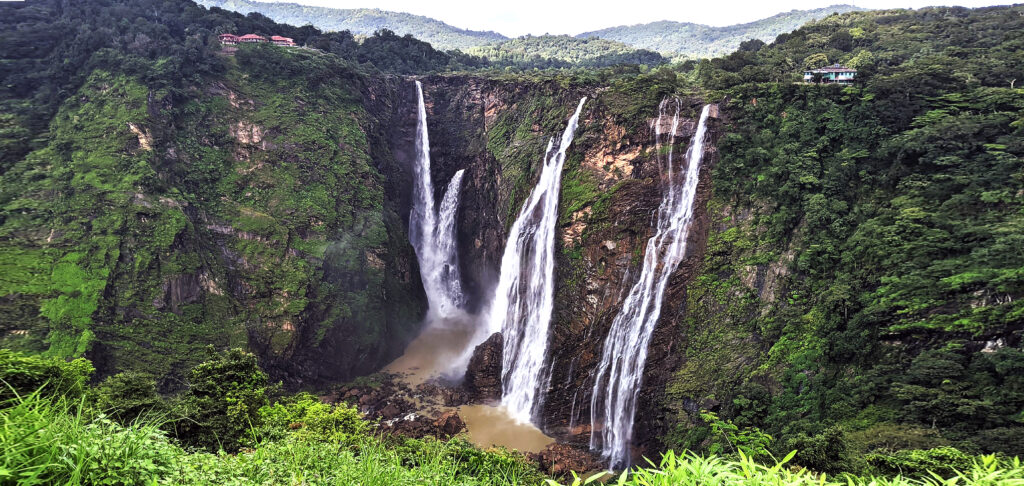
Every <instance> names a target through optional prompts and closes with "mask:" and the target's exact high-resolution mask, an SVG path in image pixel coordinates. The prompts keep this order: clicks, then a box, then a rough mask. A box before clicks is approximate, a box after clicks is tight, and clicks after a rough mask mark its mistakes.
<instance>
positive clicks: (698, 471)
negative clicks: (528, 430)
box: [549, 451, 1024, 486]
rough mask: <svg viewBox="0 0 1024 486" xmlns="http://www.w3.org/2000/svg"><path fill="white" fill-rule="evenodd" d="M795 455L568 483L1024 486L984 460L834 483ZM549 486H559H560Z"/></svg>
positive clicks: (1016, 464)
mask: <svg viewBox="0 0 1024 486" xmlns="http://www.w3.org/2000/svg"><path fill="white" fill-rule="evenodd" d="M792 457H793V456H792V454H791V455H789V456H787V457H785V458H783V460H781V461H778V462H776V463H774V464H772V465H763V464H760V463H758V462H756V461H754V460H752V459H751V458H749V457H747V456H745V455H742V454H740V456H739V458H738V459H736V460H729V459H723V458H721V457H717V456H711V457H701V456H697V455H692V454H688V455H684V456H677V455H675V454H674V453H672V452H671V451H669V452H667V453H666V454H665V455H664V456H663V457H662V459H661V462H660V463H658V464H657V465H655V464H653V463H652V464H651V466H652V467H637V468H635V469H634V470H633V471H631V472H630V473H623V474H621V475H620V476H619V477H618V478H617V479H616V478H612V479H611V480H608V481H605V480H603V478H602V476H604V475H605V474H604V473H601V474H597V475H595V476H591V477H588V478H586V479H583V478H580V477H578V476H577V477H575V479H574V480H573V481H572V482H571V483H568V484H569V485H570V486H581V485H584V484H609V485H616V486H634V485H635V486H641V485H643V486H662V485H663V486H670V485H671V486H674V485H679V484H695V485H696V484H701V485H726V484H728V485H751V486H754V485H763V484H773V485H779V486H790V485H792V486H800V485H806V486H812V485H820V486H856V485H866V486H867V485H871V486H940V485H950V484H957V485H964V486H971V485H979V486H980V485H1001V486H1016V485H1020V484H1024V479H1021V478H1022V477H1024V476H1022V475H1024V467H1022V466H1021V463H1020V461H1019V460H1018V459H1014V460H1010V461H1001V460H999V459H997V458H996V457H995V456H985V457H982V458H980V459H978V460H977V461H975V462H972V463H971V464H970V466H969V467H967V468H966V469H964V470H962V471H957V472H955V473H954V474H952V475H950V476H948V477H947V476H932V477H927V478H923V479H908V478H904V477H900V476H897V477H895V478H885V477H865V478H859V477H855V476H847V475H844V476H841V477H838V478H834V479H830V478H829V477H828V476H826V475H817V474H814V473H811V472H810V471H808V470H806V469H794V468H790V467H788V466H787V463H788V462H789V460H790V459H792ZM549 484H551V485H553V486H558V485H559V483H558V482H556V481H549Z"/></svg>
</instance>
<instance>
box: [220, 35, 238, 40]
mask: <svg viewBox="0 0 1024 486" xmlns="http://www.w3.org/2000/svg"><path fill="white" fill-rule="evenodd" d="M232 37H233V38H235V39H237V38H238V36H237V35H235V34H221V35H220V38H221V39H228V38H232Z"/></svg>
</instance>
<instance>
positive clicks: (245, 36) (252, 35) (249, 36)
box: [239, 34, 267, 40]
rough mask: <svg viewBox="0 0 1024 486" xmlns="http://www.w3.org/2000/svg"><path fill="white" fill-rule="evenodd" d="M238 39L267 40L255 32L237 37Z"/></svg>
mask: <svg viewBox="0 0 1024 486" xmlns="http://www.w3.org/2000/svg"><path fill="white" fill-rule="evenodd" d="M239 39H262V40H267V39H266V38H265V37H263V36H262V35H256V34H245V35H243V36H242V37H239Z"/></svg>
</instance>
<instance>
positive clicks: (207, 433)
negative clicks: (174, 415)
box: [174, 349, 268, 452]
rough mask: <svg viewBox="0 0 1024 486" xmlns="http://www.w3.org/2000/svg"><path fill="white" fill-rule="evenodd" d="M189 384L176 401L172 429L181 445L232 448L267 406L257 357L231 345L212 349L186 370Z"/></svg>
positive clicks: (251, 427) (214, 448) (265, 385)
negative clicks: (176, 410) (220, 350)
mask: <svg viewBox="0 0 1024 486" xmlns="http://www.w3.org/2000/svg"><path fill="white" fill-rule="evenodd" d="M189 384H190V387H189V389H188V391H187V392H185V394H184V395H183V396H182V399H181V400H180V401H179V403H178V405H177V407H178V414H179V415H180V416H181V417H182V418H180V419H177V420H176V422H175V423H174V431H175V434H176V436H177V437H178V439H179V440H181V441H182V442H183V443H185V444H187V445H190V446H194V447H202V448H205V449H207V450H210V451H216V450H218V449H224V450H226V451H229V452H232V451H236V450H238V448H239V447H240V446H241V445H242V441H243V438H244V437H246V436H247V435H249V432H250V431H251V430H253V429H254V428H256V427H258V426H259V410H260V407H263V406H264V405H266V404H267V387H268V383H267V374H266V373H264V372H263V371H262V370H260V368H259V366H258V365H257V364H256V356H254V355H252V354H250V353H247V352H245V351H242V350H240V349H232V350H230V351H225V352H223V353H215V352H212V350H211V357H210V359H209V360H208V361H206V362H203V363H200V364H199V365H198V366H196V367H195V368H193V369H192V371H191V372H190V373H189Z"/></svg>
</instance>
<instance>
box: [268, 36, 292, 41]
mask: <svg viewBox="0 0 1024 486" xmlns="http://www.w3.org/2000/svg"><path fill="white" fill-rule="evenodd" d="M270 40H275V41H285V42H295V40H294V39H292V38H291V37H281V36H279V35H272V36H270Z"/></svg>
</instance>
